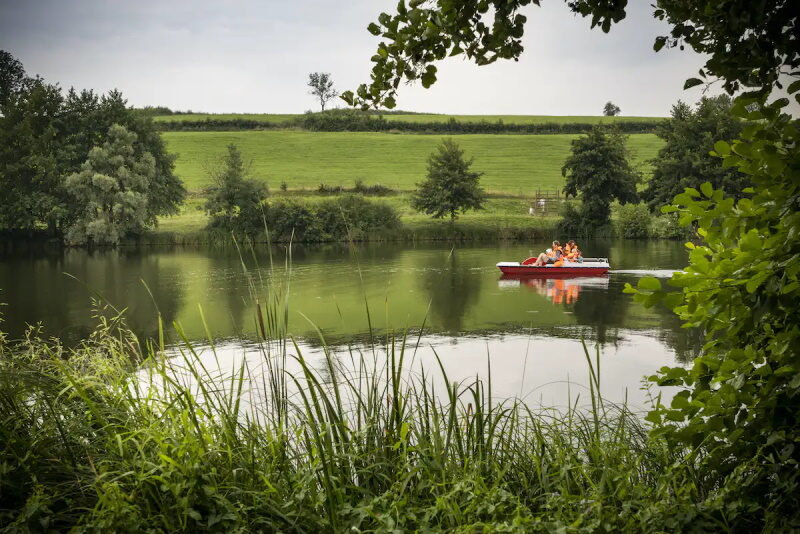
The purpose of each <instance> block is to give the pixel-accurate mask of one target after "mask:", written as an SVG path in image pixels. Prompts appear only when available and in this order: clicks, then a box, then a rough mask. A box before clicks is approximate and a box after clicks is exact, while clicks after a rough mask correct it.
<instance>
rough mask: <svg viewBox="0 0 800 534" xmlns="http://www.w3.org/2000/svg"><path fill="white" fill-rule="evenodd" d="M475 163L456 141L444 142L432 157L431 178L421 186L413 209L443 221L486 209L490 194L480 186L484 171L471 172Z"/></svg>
mask: <svg viewBox="0 0 800 534" xmlns="http://www.w3.org/2000/svg"><path fill="white" fill-rule="evenodd" d="M472 162H473V160H472V159H470V160H466V159H464V151H463V150H461V148H459V146H458V144H457V143H456V142H455V141H453V140H452V139H444V140H443V141H442V143H441V144H440V145H439V146H438V147H437V148H436V151H435V152H433V153H432V154H431V155H430V157H429V158H428V177H427V179H425V180H424V181H423V182H421V183H419V184H417V191H416V192H415V193H414V195H413V197H412V198H411V207H412V208H414V209H415V210H417V211H421V212H423V213H427V214H428V215H432V216H433V217H434V218H435V219H441V218H442V217H444V216H445V215H449V216H450V220H451V221H455V219H456V217H458V213H459V212H465V211H467V210H471V209H472V210H479V209H483V203H484V201H485V199H486V194H485V193H484V191H483V189H482V188H481V186H480V177H481V176H482V175H483V173H481V172H473V171H470V167H471V166H472Z"/></svg>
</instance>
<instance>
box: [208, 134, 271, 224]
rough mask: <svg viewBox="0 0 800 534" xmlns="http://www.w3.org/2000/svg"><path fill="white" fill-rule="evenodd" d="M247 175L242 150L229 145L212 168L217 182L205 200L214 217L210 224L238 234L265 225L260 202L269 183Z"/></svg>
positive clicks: (209, 213) (264, 196)
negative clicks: (217, 165) (217, 163)
mask: <svg viewBox="0 0 800 534" xmlns="http://www.w3.org/2000/svg"><path fill="white" fill-rule="evenodd" d="M247 175H248V172H247V168H246V165H245V163H244V160H243V159H242V154H241V152H240V151H239V149H238V148H237V147H236V145H234V144H230V145H228V153H227V154H225V156H224V157H223V158H222V161H221V162H220V165H219V167H218V168H217V169H212V170H211V172H210V177H211V180H212V181H213V183H214V185H213V186H212V187H211V188H210V189H209V192H208V200H207V201H206V203H205V210H206V213H208V215H209V216H210V217H211V220H210V221H209V223H208V226H209V228H212V229H219V230H224V231H226V232H235V233H237V234H254V233H256V232H257V231H258V230H259V229H261V228H263V226H264V214H263V210H262V206H261V203H262V202H263V201H264V199H265V198H267V186H266V185H265V184H264V183H263V182H260V181H258V180H254V179H252V178H248V177H247Z"/></svg>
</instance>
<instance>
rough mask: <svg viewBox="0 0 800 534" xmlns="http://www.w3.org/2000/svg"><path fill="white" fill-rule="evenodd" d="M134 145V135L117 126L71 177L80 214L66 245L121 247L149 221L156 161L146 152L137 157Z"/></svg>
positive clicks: (69, 183)
mask: <svg viewBox="0 0 800 534" xmlns="http://www.w3.org/2000/svg"><path fill="white" fill-rule="evenodd" d="M135 143H136V134H135V133H133V132H129V131H128V130H127V129H125V127H124V126H120V125H118V124H115V125H113V126H112V127H111V128H109V130H108V137H107V140H106V141H105V142H104V143H103V145H102V146H98V147H95V148H93V149H92V150H91V151H90V152H89V157H88V159H87V160H86V162H85V163H84V164H83V166H82V168H81V170H80V172H76V173H73V174H71V175H69V176H68V177H67V180H66V189H67V191H68V192H69V194H70V195H71V196H72V198H73V203H74V205H75V206H76V211H77V213H78V217H77V218H76V219H75V221H73V222H72V224H71V226H70V227H69V228H68V229H67V232H66V240H67V242H68V243H70V244H73V245H82V244H86V243H93V244H97V245H109V244H112V245H113V244H117V243H119V240H120V238H122V237H124V236H125V235H128V234H135V233H139V232H141V231H142V230H144V229H145V228H146V227H147V226H148V222H151V221H150V220H149V218H148V213H147V203H148V195H147V192H148V189H149V185H150V182H151V181H152V180H153V179H154V177H155V175H156V164H155V159H154V158H153V156H151V155H150V154H149V153H147V152H145V153H144V154H141V155H137V154H136V151H135V149H134V144H135Z"/></svg>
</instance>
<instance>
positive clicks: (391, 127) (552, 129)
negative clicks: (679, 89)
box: [156, 113, 662, 135]
mask: <svg viewBox="0 0 800 534" xmlns="http://www.w3.org/2000/svg"><path fill="white" fill-rule="evenodd" d="M661 122H662V121H661V120H658V119H655V120H652V121H641V122H614V126H616V127H617V128H618V129H619V130H620V131H621V132H623V133H626V134H635V133H653V132H655V130H656V128H657V127H658V125H659V124H660V123H661ZM156 124H157V126H158V128H160V129H161V130H162V131H170V132H181V131H240V130H271V129H276V128H299V129H302V130H308V131H312V132H406V133H419V134H539V135H542V134H580V133H585V132H588V131H589V130H591V129H592V127H593V126H594V125H593V124H590V123H558V122H544V123H540V124H513V123H506V122H503V121H497V122H488V121H481V122H460V121H458V120H456V119H453V118H451V119H450V120H448V121H445V122H400V121H390V120H386V119H385V118H384V117H381V116H376V115H369V114H355V113H353V114H348V115H345V114H327V113H326V114H321V113H313V114H306V115H301V116H298V117H297V118H296V119H292V120H290V121H286V122H263V121H256V120H250V119H232V120H218V119H205V120H202V121H164V122H158V123H156Z"/></svg>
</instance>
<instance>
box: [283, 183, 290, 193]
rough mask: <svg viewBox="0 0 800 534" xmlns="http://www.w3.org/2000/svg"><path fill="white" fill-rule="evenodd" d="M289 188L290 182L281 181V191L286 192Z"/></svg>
mask: <svg viewBox="0 0 800 534" xmlns="http://www.w3.org/2000/svg"><path fill="white" fill-rule="evenodd" d="M288 189H289V184H287V183H286V182H281V191H284V192H286V191H287V190H288Z"/></svg>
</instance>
